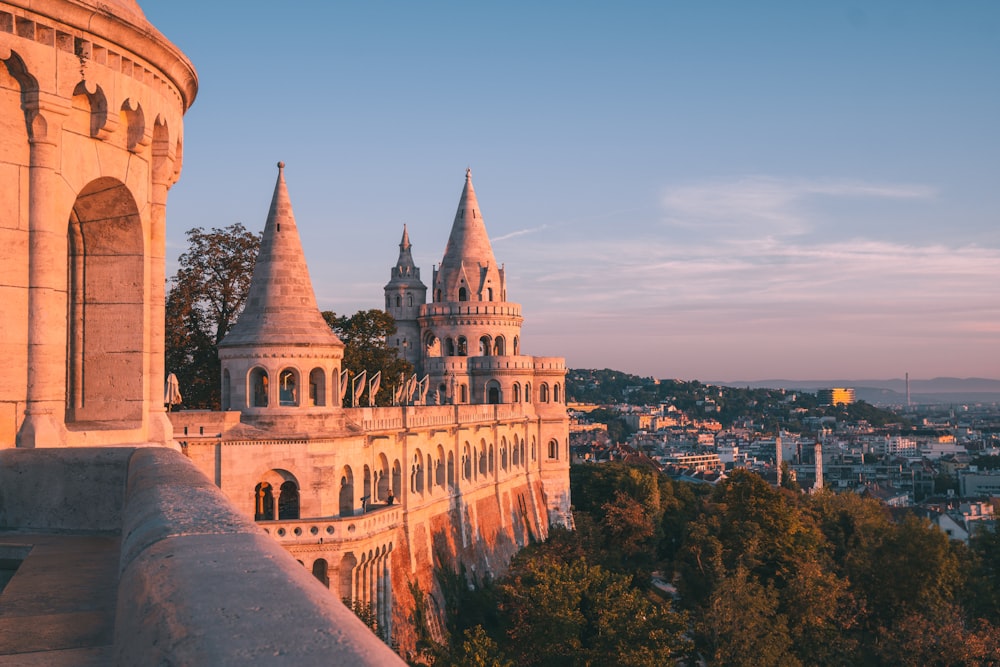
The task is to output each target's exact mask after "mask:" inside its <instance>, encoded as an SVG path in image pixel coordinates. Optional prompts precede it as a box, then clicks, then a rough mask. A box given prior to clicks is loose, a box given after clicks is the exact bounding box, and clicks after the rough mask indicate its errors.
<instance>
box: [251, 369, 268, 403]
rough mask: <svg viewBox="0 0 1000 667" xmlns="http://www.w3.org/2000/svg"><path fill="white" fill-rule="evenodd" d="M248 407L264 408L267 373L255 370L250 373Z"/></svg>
mask: <svg viewBox="0 0 1000 667" xmlns="http://www.w3.org/2000/svg"><path fill="white" fill-rule="evenodd" d="M249 396H250V401H251V403H250V405H251V407H254V408H266V407H267V398H268V382H267V371H265V370H264V369H263V368H255V369H253V370H252V371H250V391H249Z"/></svg>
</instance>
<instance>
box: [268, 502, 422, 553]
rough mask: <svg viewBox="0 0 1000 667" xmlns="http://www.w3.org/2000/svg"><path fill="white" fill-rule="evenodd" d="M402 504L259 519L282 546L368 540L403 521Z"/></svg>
mask: <svg viewBox="0 0 1000 667" xmlns="http://www.w3.org/2000/svg"><path fill="white" fill-rule="evenodd" d="M402 522H403V509H402V507H400V506H399V505H391V506H388V507H387V506H385V505H376V506H375V507H373V508H372V509H370V510H369V511H368V512H366V513H365V514H359V515H357V516H347V517H326V518H319V519H296V520H278V521H258V522H257V525H258V526H260V527H261V528H262V529H263V530H264V532H265V533H267V534H268V535H270V536H271V537H273V538H274V539H275V540H277V541H278V543H279V544H281V545H282V546H286V547H287V546H289V545H291V544H316V543H318V542H322V543H323V544H332V543H337V542H352V541H355V540H364V539H367V538H369V537H371V536H373V535H376V534H381V533H384V531H386V530H387V529H391V528H396V527H397V526H400V525H402Z"/></svg>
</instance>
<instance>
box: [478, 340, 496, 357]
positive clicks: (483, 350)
mask: <svg viewBox="0 0 1000 667" xmlns="http://www.w3.org/2000/svg"><path fill="white" fill-rule="evenodd" d="M492 351H493V346H492V344H491V341H490V337H489V336H480V338H479V356H481V357H488V356H490V352H492Z"/></svg>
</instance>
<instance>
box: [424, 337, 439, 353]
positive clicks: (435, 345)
mask: <svg viewBox="0 0 1000 667" xmlns="http://www.w3.org/2000/svg"><path fill="white" fill-rule="evenodd" d="M424 356H425V357H440V356H441V341H440V340H438V337H437V336H435V335H434V334H433V333H431V332H427V335H426V336H424Z"/></svg>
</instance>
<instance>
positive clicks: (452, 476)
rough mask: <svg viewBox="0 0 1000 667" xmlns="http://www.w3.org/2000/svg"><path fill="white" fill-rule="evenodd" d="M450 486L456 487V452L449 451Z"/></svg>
mask: <svg viewBox="0 0 1000 667" xmlns="http://www.w3.org/2000/svg"><path fill="white" fill-rule="evenodd" d="M448 486H449V487H451V488H454V487H455V454H454V453H453V452H448Z"/></svg>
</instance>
